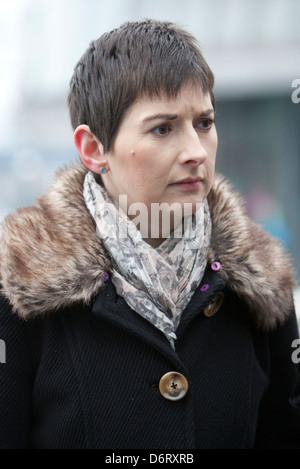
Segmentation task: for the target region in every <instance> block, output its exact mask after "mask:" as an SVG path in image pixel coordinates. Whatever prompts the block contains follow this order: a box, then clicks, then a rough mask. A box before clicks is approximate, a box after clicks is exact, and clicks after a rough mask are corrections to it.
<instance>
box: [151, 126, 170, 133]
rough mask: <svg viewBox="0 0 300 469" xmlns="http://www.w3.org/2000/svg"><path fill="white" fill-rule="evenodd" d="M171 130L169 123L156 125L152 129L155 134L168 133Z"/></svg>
mask: <svg viewBox="0 0 300 469" xmlns="http://www.w3.org/2000/svg"><path fill="white" fill-rule="evenodd" d="M170 130H171V129H170V126H169V125H168V124H162V125H159V126H157V127H155V129H153V130H152V133H153V134H154V135H168V133H169V132H170Z"/></svg>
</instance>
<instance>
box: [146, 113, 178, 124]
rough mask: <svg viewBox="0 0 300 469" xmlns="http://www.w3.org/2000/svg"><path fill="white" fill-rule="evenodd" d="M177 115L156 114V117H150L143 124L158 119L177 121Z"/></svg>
mask: <svg viewBox="0 0 300 469" xmlns="http://www.w3.org/2000/svg"><path fill="white" fill-rule="evenodd" d="M177 117H178V116H177V114H172V115H170V114H155V115H154V116H148V117H145V118H144V119H143V122H149V121H154V120H158V119H166V120H170V121H171V120H174V119H177Z"/></svg>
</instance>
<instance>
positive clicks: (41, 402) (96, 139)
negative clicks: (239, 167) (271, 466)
mask: <svg viewBox="0 0 300 469" xmlns="http://www.w3.org/2000/svg"><path fill="white" fill-rule="evenodd" d="M213 84H214V79H213V74H212V72H211V70H210V68H209V67H208V65H207V63H206V62H205V60H204V58H203V57H202V55H201V53H200V51H199V49H198V46H197V44H196V41H195V40H194V38H193V37H192V36H190V35H189V34H188V33H187V32H185V31H183V30H181V29H180V28H178V27H177V26H175V25H172V24H169V23H161V22H157V21H150V20H149V21H144V22H139V23H126V24H125V25H122V26H121V27H120V28H118V29H116V30H114V31H112V32H110V33H108V34H104V35H103V36H101V37H100V38H99V39H98V40H97V41H95V42H92V43H91V45H90V47H89V48H88V49H87V51H86V53H85V54H84V55H83V57H82V58H81V60H80V61H79V62H78V64H77V66H76V68H75V70H74V75H73V77H72V80H71V86H70V93H69V98H68V103H69V109H70V116H71V122H72V125H73V128H74V141H75V145H76V147H77V149H78V153H79V155H80V158H81V162H80V163H78V164H76V165H74V166H72V167H68V168H64V169H63V170H61V171H60V172H59V173H58V174H57V176H56V179H55V181H54V183H53V185H52V188H51V189H50V190H49V192H48V193H47V194H45V195H43V196H42V197H40V199H39V201H38V206H37V207H31V208H24V209H21V210H18V211H17V213H16V214H14V215H10V216H9V217H7V218H6V220H5V223H4V225H3V229H2V241H1V270H0V272H1V277H0V278H1V287H2V297H1V307H0V311H1V323H0V324H1V335H0V336H1V339H2V340H4V341H5V344H6V350H7V358H6V363H5V366H3V365H2V367H1V399H0V409H1V412H0V417H1V418H0V422H1V424H0V442H1V443H0V445H1V447H3V448H35V449H37V448H43V449H45V448H104V449H109V448H112V449H122V448H125V449H126V448H127V449H129V448H130V449H134V448H143V449H168V450H170V449H179V448H180V449H194V448H258V447H259V448H261V447H262V448H278V447H285V448H287V447H288V448H291V447H299V405H298V404H299V395H298V394H297V392H296V390H297V382H299V372H298V370H297V365H296V364H295V363H294V361H293V360H292V359H291V355H292V352H293V349H292V348H291V347H292V343H293V341H294V340H295V338H297V327H296V321H295V314H294V311H293V297H292V288H293V269H292V266H291V263H290V261H289V258H288V257H287V255H286V254H285V253H284V251H283V249H282V247H281V246H280V244H279V243H278V241H276V240H275V239H272V238H271V237H270V236H269V235H268V234H267V233H264V232H263V231H262V230H261V229H260V228H259V227H258V226H256V225H255V224H254V223H253V222H252V221H251V220H250V219H249V218H248V217H247V215H246V213H245V209H244V207H243V202H242V200H241V199H240V197H239V195H237V194H235V193H234V192H232V189H231V186H230V185H229V183H227V182H226V181H225V179H224V178H222V177H221V176H215V175H214V165H215V157H216V151H217V134H216V128H215V119H214V115H215V103H214V96H213ZM82 163H83V164H82ZM157 208H159V211H158V212H157ZM155 210H156V211H155Z"/></svg>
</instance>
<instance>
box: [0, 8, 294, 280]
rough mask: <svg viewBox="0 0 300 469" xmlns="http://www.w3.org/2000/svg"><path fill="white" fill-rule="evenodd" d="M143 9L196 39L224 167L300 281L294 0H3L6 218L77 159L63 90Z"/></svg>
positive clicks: (0, 99) (1, 134) (0, 53)
mask: <svg viewBox="0 0 300 469" xmlns="http://www.w3.org/2000/svg"><path fill="white" fill-rule="evenodd" d="M143 18H157V19H162V20H169V21H175V22H177V23H179V24H180V25H182V26H183V27H186V28H187V29H189V30H190V31H191V32H192V33H193V34H194V35H196V36H197V38H198V39H199V42H200V45H201V48H202V51H203V53H204V55H205V57H206V58H207V61H208V63H209V64H210V66H211V68H212V69H213V71H214V73H215V78H216V87H215V94H216V98H217V116H216V120H217V128H218V134H219V152H218V162H217V171H219V172H222V173H224V174H225V175H226V176H228V178H229V179H231V180H232V182H233V183H234V186H235V187H236V189H238V190H239V191H241V192H242V193H243V194H244V196H245V198H246V201H247V207H248V210H249V214H250V215H251V216H252V217H253V218H254V219H255V220H256V221H257V222H258V223H260V224H261V225H262V226H263V227H264V228H265V229H267V230H269V231H270V232H272V233H273V234H274V235H275V236H277V237H278V238H280V239H281V240H282V241H283V243H284V244H285V245H286V247H287V249H288V250H289V251H290V252H291V253H292V256H293V258H294V262H295V266H296V269H297V274H298V280H299V276H300V249H299V247H300V243H299V232H300V132H299V129H300V102H299V101H300V53H299V52H300V28H299V18H300V2H299V0H210V1H209V2H207V1H202V0H185V1H181V0H152V1H151V2H144V1H141V0H111V1H110V2H104V1H102V0H52V1H51V2H45V1H40V0H10V2H6V1H2V2H1V3H0V57H1V72H0V85H1V86H0V90H1V91H0V122H1V126H0V220H1V219H2V218H3V217H4V216H5V215H6V214H7V213H8V212H9V211H11V210H13V209H14V208H16V207H18V206H20V205H26V204H31V203H33V202H34V200H35V198H36V197H37V196H38V195H39V194H40V193H41V192H43V191H44V190H45V188H46V187H47V186H48V185H49V183H50V181H51V178H52V176H53V174H54V172H55V170H56V169H57V168H58V167H60V166H61V165H63V164H65V163H68V162H70V161H72V160H74V159H75V158H76V157H77V155H76V151H75V148H74V146H73V139H72V131H71V127H70V124H69V118H68V111H67V106H66V95H67V92H68V85H69V80H70V77H71V75H72V71H73V67H74V65H75V63H76V62H77V60H78V59H79V58H80V56H81V54H82V53H83V52H84V51H85V49H86V47H87V46H88V44H89V42H90V41H91V40H92V39H95V38H97V37H98V36H99V35H100V34H102V33H103V32H104V31H107V30H110V29H112V28H114V27H117V26H119V25H120V24H121V23H123V22H125V21H128V20H139V19H143ZM297 79H298V81H297ZM298 88H299V93H298V91H297V90H298ZM293 93H294V94H293ZM292 94H293V96H292ZM292 97H293V99H292ZM298 98H299V99H298Z"/></svg>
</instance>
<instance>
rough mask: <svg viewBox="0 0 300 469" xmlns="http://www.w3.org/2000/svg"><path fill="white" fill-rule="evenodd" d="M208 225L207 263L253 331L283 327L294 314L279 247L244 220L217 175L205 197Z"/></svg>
mask: <svg viewBox="0 0 300 469" xmlns="http://www.w3.org/2000/svg"><path fill="white" fill-rule="evenodd" d="M209 205H210V210H211V217H212V221H213V226H212V239H211V247H210V252H209V260H210V261H211V262H213V261H219V262H220V263H221V265H222V269H221V271H220V276H221V277H222V278H223V279H224V280H225V281H226V282H227V284H228V286H229V287H230V288H231V289H232V290H233V291H234V292H235V293H236V294H237V295H238V296H239V297H241V298H242V299H243V300H244V301H245V302H246V303H247V304H248V306H249V308H250V310H251V311H252V313H253V314H254V316H255V318H256V321H257V324H258V326H260V327H262V328H263V329H271V328H273V327H274V326H275V325H276V324H277V322H279V323H283V322H284V320H285V319H286V317H287V316H288V315H289V313H290V311H291V309H292V308H293V287H294V286H295V282H294V278H295V273H294V270H293V266H292V262H291V260H290V258H289V256H288V255H287V253H286V252H285V251H284V249H283V247H282V245H281V243H280V242H279V241H278V240H277V239H276V238H273V237H272V236H271V235H270V234H269V233H267V232H265V231H263V230H262V229H261V228H260V227H259V226H258V225H257V224H256V223H254V222H253V221H252V220H251V219H250V218H249V217H248V216H247V214H246V210H245V206H244V201H243V199H242V197H241V196H240V194H238V193H236V192H233V191H232V186H231V185H230V184H229V183H228V182H227V181H225V179H224V178H223V177H222V176H220V175H218V176H216V178H215V181H214V185H213V188H212V190H211V192H210V194H209Z"/></svg>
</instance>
